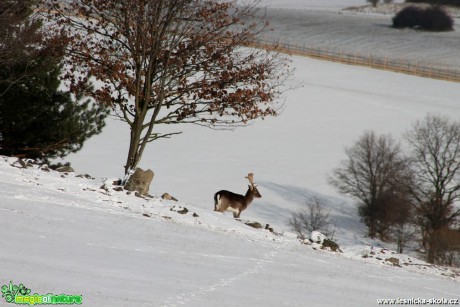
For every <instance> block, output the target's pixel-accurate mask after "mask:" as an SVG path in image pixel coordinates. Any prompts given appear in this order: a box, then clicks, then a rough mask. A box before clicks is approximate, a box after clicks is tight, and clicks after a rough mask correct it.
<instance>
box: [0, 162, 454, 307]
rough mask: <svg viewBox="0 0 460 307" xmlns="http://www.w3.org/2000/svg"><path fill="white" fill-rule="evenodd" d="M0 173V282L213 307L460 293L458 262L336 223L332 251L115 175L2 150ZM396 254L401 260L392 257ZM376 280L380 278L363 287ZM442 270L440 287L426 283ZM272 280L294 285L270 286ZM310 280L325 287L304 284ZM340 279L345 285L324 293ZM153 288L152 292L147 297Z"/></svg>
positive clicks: (110, 302) (114, 302)
mask: <svg viewBox="0 0 460 307" xmlns="http://www.w3.org/2000/svg"><path fill="white" fill-rule="evenodd" d="M0 182H1V183H0V190H1V191H0V193H1V195H2V200H1V202H0V225H2V226H1V229H0V230H1V232H2V235H3V238H9V239H8V240H4V242H2V247H1V250H0V251H1V256H0V261H1V262H2V264H4V265H2V267H1V269H0V276H2V279H3V280H2V282H4V283H7V282H9V280H10V279H11V280H14V281H16V282H17V283H19V282H22V283H24V284H26V286H28V287H29V288H32V290H33V291H38V290H39V291H41V292H46V291H54V292H59V291H61V292H64V291H66V292H72V291H74V292H76V291H79V292H81V294H82V295H83V299H84V300H83V302H84V303H85V302H86V304H87V305H88V306H140V305H148V306H159V305H160V306H179V305H189V306H212V305H213V304H214V303H215V302H219V301H222V302H224V301H225V302H227V304H226V306H245V305H246V304H247V302H248V300H249V301H251V302H253V303H255V304H257V305H258V304H262V303H264V304H265V305H268V306H280V304H282V303H283V302H284V304H285V305H288V306H304V304H303V303H301V302H302V300H305V299H309V300H312V301H313V302H315V303H314V304H313V305H314V306H327V305H330V304H331V303H337V302H338V301H340V300H342V299H343V297H342V295H350V293H348V292H350V291H351V293H352V295H353V293H354V294H356V295H357V296H356V297H355V298H353V299H351V300H350V301H349V304H345V306H364V305H370V304H373V303H375V299H380V298H394V297H408V296H418V297H422V295H425V294H426V293H427V292H430V291H431V292H430V293H431V295H432V296H434V297H437V298H439V297H443V298H445V297H448V298H454V299H455V298H460V296H459V295H458V294H456V293H457V292H455V291H454V289H457V287H458V284H457V282H453V281H451V280H458V279H460V274H458V273H456V272H455V271H453V270H449V269H447V268H440V267H436V266H429V265H427V264H426V263H424V262H422V261H420V260H416V259H414V258H412V257H409V256H407V255H396V254H395V253H394V252H392V251H390V250H387V249H384V248H383V247H376V246H374V247H372V246H365V245H361V244H356V245H348V244H349V243H350V242H352V238H342V240H341V238H340V236H341V235H342V234H341V233H340V230H339V231H338V232H339V233H338V234H337V235H336V236H337V241H343V242H347V244H345V245H341V246H340V248H341V250H342V251H343V253H332V252H330V251H325V250H324V251H323V250H321V248H320V246H319V245H318V244H316V243H313V244H310V243H309V242H308V244H302V242H300V241H299V240H298V239H297V238H296V236H295V235H294V234H292V233H288V232H283V233H279V234H275V233H271V232H270V231H268V230H263V229H253V228H251V227H249V226H246V225H244V224H243V223H241V222H238V221H235V220H234V219H233V218H232V217H231V214H221V213H217V212H213V211H212V210H211V209H209V210H206V209H203V208H201V207H198V206H194V205H192V204H185V203H180V202H174V201H165V200H162V199H161V198H158V197H152V198H150V197H148V198H141V197H137V196H135V195H134V194H133V193H129V195H128V193H127V191H117V190H119V187H117V186H113V185H111V184H110V183H111V182H113V180H97V179H91V178H86V177H85V176H79V175H76V174H74V173H59V172H55V171H50V172H46V171H43V170H41V169H39V166H37V165H33V166H32V167H29V168H27V169H24V168H21V167H20V165H19V164H17V163H16V160H15V159H12V158H6V157H1V158H0ZM183 208H187V209H188V211H187V212H186V213H185V214H181V212H182V213H184V212H183ZM248 210H250V209H248ZM271 226H273V227H274V229H275V232H276V229H277V226H276V225H271ZM152 230H154V231H152ZM345 234H346V232H345ZM40 242H47V243H46V244H43V243H40ZM39 243H40V244H39ZM65 246H68V247H72V252H70V250H68V249H65V248H64V247H65ZM50 247H54V248H53V249H49V248H50ZM57 247H59V248H57ZM391 257H395V258H398V259H399V261H400V263H399V265H397V266H395V265H394V264H393V263H391V262H389V261H387V260H386V259H388V258H391ZM315 270H317V272H314V271H315ZM409 271H416V272H417V273H410V272H409ZM153 272H155V273H153ZM302 272H303V273H302ZM354 274H358V275H357V276H360V277H359V278H358V280H355V278H357V277H356V276H355V277H353V275H354ZM321 276H322V277H321ZM440 277H442V278H440ZM446 277H447V278H446ZM312 278H313V279H312ZM318 278H319V279H318ZM371 280H372V284H373V285H374V286H372V287H371V288H370V289H368V292H367V293H366V294H362V293H361V294H359V291H361V288H362V287H363V285H365V284H368V283H370V281H371ZM408 280H410V282H409V283H408ZM434 280H436V283H437V284H439V285H441V284H442V285H443V288H438V287H434V288H436V289H432V288H429V287H428V284H430V283H432V282H433V281H434ZM387 281H392V284H391V285H388V284H387ZM267 283H268V284H267ZM425 284H426V285H425ZM383 285H385V287H386V288H385V291H382V293H381V294H379V293H380V292H379V291H381V290H382V287H383ZM241 287H242V289H245V290H244V291H245V292H244V293H246V294H244V295H242V296H234V295H230V294H231V293H234V291H236V292H237V293H241V292H240V291H241V290H238V289H240V288H241ZM267 287H268V288H269V289H270V288H271V287H275V289H280V290H279V291H281V293H284V294H285V295H288V296H287V297H286V296H282V295H281V294H280V295H281V296H282V297H280V296H278V295H276V292H273V293H271V294H267V293H266V292H265V291H266V288H267ZM305 287H306V288H308V289H311V288H313V289H314V291H316V292H317V293H316V292H315V293H316V294H313V293H311V292H308V291H307V292H302V291H304V290H302V289H306V288H305ZM427 287H428V289H431V290H430V291H427V290H426V289H427ZM333 288H337V289H338V290H341V292H338V293H337V294H335V295H332V296H331V297H330V298H328V299H326V300H324V299H323V298H324V295H326V293H329V291H330V290H331V289H333ZM346 289H348V290H346ZM440 289H442V291H440ZM273 290H274V289H273ZM344 290H346V291H344ZM145 291H146V293H149V295H148V296H147V297H142V295H141V294H142V293H144V292H145ZM354 291H358V292H356V293H355V292H354ZM345 292H347V293H345ZM250 293H255V295H250ZM385 293H387V295H384V294H385ZM398 293H399V294H398ZM133 294H134V296H132V295H133ZM358 294H359V295H358ZM390 294H394V295H390ZM396 294H398V295H396ZM403 294H405V296H403ZM228 295H230V296H228Z"/></svg>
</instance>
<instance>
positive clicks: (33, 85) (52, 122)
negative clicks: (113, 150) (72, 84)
mask: <svg viewBox="0 0 460 307" xmlns="http://www.w3.org/2000/svg"><path fill="white" fill-rule="evenodd" d="M27 65H33V66H34V67H32V68H33V70H34V71H35V73H34V74H33V75H29V76H27V77H25V78H22V79H21V80H19V81H17V82H16V83H15V84H14V85H12V86H11V87H10V88H9V90H8V91H7V92H6V93H5V94H4V95H3V96H1V97H0V154H2V155H7V156H20V157H27V158H33V159H38V160H42V161H46V160H48V159H50V158H55V157H64V156H65V155H67V154H69V153H72V152H76V151H78V150H79V149H81V147H82V146H83V142H84V141H85V140H86V139H88V138H89V137H91V136H92V135H94V134H98V133H100V132H101V129H102V127H103V126H104V119H105V117H106V115H107V111H106V108H104V107H101V106H95V105H93V104H91V103H90V101H89V100H85V101H82V100H81V99H79V98H81V97H78V98H77V99H72V96H71V95H70V93H68V92H64V91H61V90H59V85H60V78H59V75H60V70H61V66H60V65H59V64H58V63H57V62H56V61H50V59H49V58H42V59H37V60H36V61H35V62H33V63H28V64H27ZM18 66H21V64H20V65H18ZM22 66H23V64H22ZM21 69H25V67H17V70H21ZM8 71H9V70H6V73H8ZM8 77H9V76H8V74H5V71H4V69H2V68H0V78H8ZM5 86H6V85H1V84H0V91H2V90H4V87H5Z"/></svg>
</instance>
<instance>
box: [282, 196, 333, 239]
mask: <svg viewBox="0 0 460 307" xmlns="http://www.w3.org/2000/svg"><path fill="white" fill-rule="evenodd" d="M306 205H307V208H304V209H301V210H299V211H297V212H296V213H293V214H292V216H291V218H290V219H289V225H290V226H291V227H292V229H293V230H294V231H295V232H296V233H297V234H298V235H299V236H301V237H302V238H305V237H306V236H307V235H308V234H309V233H311V232H312V231H315V230H316V231H320V232H322V233H323V234H325V235H326V236H328V237H332V236H333V227H332V226H331V219H330V217H329V213H330V211H329V210H326V209H324V206H325V205H324V201H323V200H321V199H320V198H319V197H314V198H313V199H312V200H310V201H308V202H307V203H306Z"/></svg>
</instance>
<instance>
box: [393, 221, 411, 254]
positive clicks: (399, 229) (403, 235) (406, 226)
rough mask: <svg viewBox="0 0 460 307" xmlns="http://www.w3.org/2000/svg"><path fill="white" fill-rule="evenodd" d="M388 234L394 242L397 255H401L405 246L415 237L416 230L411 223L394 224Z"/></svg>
mask: <svg viewBox="0 0 460 307" xmlns="http://www.w3.org/2000/svg"><path fill="white" fill-rule="evenodd" d="M390 233H391V235H392V237H393V239H394V240H395V241H396V244H397V250H398V253H400V254H402V253H403V251H404V248H405V247H406V246H407V244H408V243H409V242H411V241H412V240H413V239H414V238H415V237H416V234H417V229H416V227H415V226H414V225H413V224H411V223H407V222H402V223H395V224H393V225H392V226H391V229H390Z"/></svg>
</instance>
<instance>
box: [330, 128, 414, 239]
mask: <svg viewBox="0 0 460 307" xmlns="http://www.w3.org/2000/svg"><path fill="white" fill-rule="evenodd" d="M345 154H346V156H347V158H346V159H345V160H344V161H342V163H341V165H340V166H339V167H338V168H336V169H335V170H334V171H333V174H332V176H330V177H329V183H330V184H331V185H332V186H334V187H335V188H337V190H338V191H339V192H340V193H343V194H347V195H350V196H351V197H353V198H354V199H356V200H357V201H358V203H357V204H358V208H359V214H360V216H361V217H362V219H363V221H364V222H365V223H366V225H367V226H368V227H369V236H370V237H371V238H373V237H375V236H376V235H377V234H378V233H379V234H380V235H381V236H385V235H386V233H385V232H386V231H387V230H388V227H389V224H391V221H392V219H393V217H392V216H394V215H395V212H397V211H398V210H402V209H403V208H404V207H403V206H402V204H404V201H403V200H404V199H405V196H404V193H405V192H404V189H402V188H401V187H403V186H405V185H404V184H403V182H405V181H406V180H407V178H408V177H409V173H408V162H407V160H406V158H405V157H404V155H403V154H402V151H401V149H400V146H399V144H398V143H397V142H396V141H395V140H394V139H393V138H392V137H391V136H389V135H381V136H377V135H376V134H375V133H374V132H372V131H367V132H365V133H364V134H363V135H362V136H361V137H360V138H359V139H358V140H357V141H356V143H355V144H354V145H353V146H352V147H347V148H346V149H345ZM404 210H405V209H404Z"/></svg>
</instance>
